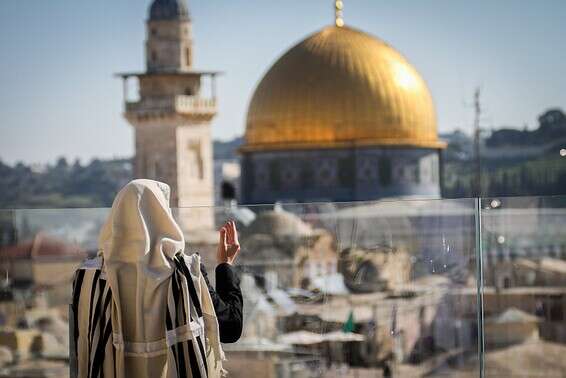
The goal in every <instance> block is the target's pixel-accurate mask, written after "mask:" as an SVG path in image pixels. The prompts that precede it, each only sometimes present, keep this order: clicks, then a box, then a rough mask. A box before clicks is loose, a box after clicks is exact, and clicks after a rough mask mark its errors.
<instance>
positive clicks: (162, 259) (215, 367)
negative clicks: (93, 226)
mask: <svg viewBox="0 0 566 378" xmlns="http://www.w3.org/2000/svg"><path fill="white" fill-rule="evenodd" d="M184 246H185V241H184V237H183V234H182V232H181V230H180V228H179V226H178V225H177V223H176V222H175V220H174V219H173V217H172V214H171V209H170V208H169V187H168V186H167V185H166V184H163V183H160V182H157V181H151V180H134V181H132V182H130V183H129V184H128V185H126V186H125V187H124V188H123V189H122V190H121V191H120V192H119V193H118V195H117V196H116V199H115V200H114V203H113V205H112V209H111V212H110V215H109V217H108V219H107V221H106V223H105V224H104V226H103V228H102V231H101V233H100V237H99V249H100V251H99V256H98V257H97V258H96V259H94V260H89V261H87V262H85V263H84V264H83V266H82V267H81V268H80V269H79V270H78V271H77V273H76V275H75V280H74V283H73V304H72V305H71V319H70V323H71V327H73V330H72V331H73V332H71V348H72V350H71V354H72V357H73V355H74V357H75V358H76V362H75V361H72V363H71V374H72V375H76V376H78V377H87V378H94V377H117V378H124V377H129V376H136V377H141V378H144V377H163V378H165V377H167V378H173V377H203V378H204V377H218V376H220V375H221V373H224V371H223V370H222V360H223V359H224V353H223V351H222V348H221V346H220V338H219V333H218V322H217V319H216V315H215V312H214V306H213V304H212V300H211V298H210V294H209V292H208V288H207V286H206V285H207V284H206V282H205V281H204V278H203V277H202V275H201V272H200V257H199V256H198V255H191V256H187V255H185V254H184V253H183V250H184ZM188 278H190V279H188ZM75 353H76V354H75ZM71 359H72V358H71Z"/></svg>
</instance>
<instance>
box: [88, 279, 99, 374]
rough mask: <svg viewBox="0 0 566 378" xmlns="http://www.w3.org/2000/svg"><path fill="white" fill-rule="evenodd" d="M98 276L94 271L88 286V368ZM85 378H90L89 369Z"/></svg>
mask: <svg viewBox="0 0 566 378" xmlns="http://www.w3.org/2000/svg"><path fill="white" fill-rule="evenodd" d="M99 276H100V270H98V269H97V270H95V271H94V275H93V278H92V282H91V285H90V307H89V311H88V312H89V313H88V334H87V339H88V356H87V362H88V366H90V361H91V359H90V353H91V349H92V339H91V338H90V334H91V329H92V307H93V306H92V305H93V303H94V298H95V294H96V290H97V286H96V283H97V282H98V277H99ZM87 378H90V368H89V369H88V370H87Z"/></svg>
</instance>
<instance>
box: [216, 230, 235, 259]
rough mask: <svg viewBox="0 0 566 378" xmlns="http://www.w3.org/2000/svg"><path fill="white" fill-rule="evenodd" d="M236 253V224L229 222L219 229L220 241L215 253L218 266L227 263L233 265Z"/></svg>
mask: <svg viewBox="0 0 566 378" xmlns="http://www.w3.org/2000/svg"><path fill="white" fill-rule="evenodd" d="M238 253H240V242H239V241H238V230H236V223H235V222H234V221H229V222H226V224H225V225H224V226H223V227H222V228H221V229H220V240H219V242H218V249H217V251H216V259H217V261H218V264H221V263H228V264H230V265H233V264H234V261H235V260H236V257H237V256H238Z"/></svg>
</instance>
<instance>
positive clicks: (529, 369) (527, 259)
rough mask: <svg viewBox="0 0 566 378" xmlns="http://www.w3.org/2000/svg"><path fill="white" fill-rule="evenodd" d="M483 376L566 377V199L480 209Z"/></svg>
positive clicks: (503, 202)
mask: <svg viewBox="0 0 566 378" xmlns="http://www.w3.org/2000/svg"><path fill="white" fill-rule="evenodd" d="M481 221H482V243H483V275H484V290H483V293H484V294H483V303H484V319H485V320H484V336H485V348H486V349H485V350H486V351H485V359H484V361H485V375H486V376H488V377H494V376H502V375H505V376H515V375H520V376H545V377H551V376H555V377H558V376H560V377H561V376H564V372H565V371H566V359H565V358H564V356H565V355H566V323H565V314H566V232H564V226H565V225H566V197H516V198H515V197H510V198H491V199H485V200H483V201H482V210H481Z"/></svg>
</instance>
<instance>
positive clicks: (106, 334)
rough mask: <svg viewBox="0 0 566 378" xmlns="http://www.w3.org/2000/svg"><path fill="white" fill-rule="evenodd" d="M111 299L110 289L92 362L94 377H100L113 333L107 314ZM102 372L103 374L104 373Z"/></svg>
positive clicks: (107, 293)
mask: <svg viewBox="0 0 566 378" xmlns="http://www.w3.org/2000/svg"><path fill="white" fill-rule="evenodd" d="M101 281H102V280H101ZM110 299H112V292H111V291H110V287H108V288H107V290H106V298H104V305H103V309H102V315H103V316H101V317H100V328H99V330H100V331H99V339H98V345H97V346H96V351H95V353H94V359H93V362H92V371H93V373H92V377H98V371H99V369H100V365H102V359H103V357H104V351H105V350H106V345H107V344H108V340H109V339H110V334H111V332H112V321H111V318H110V317H109V316H108V313H107V312H108V306H109V305H110ZM105 321H106V322H105ZM101 340H102V341H101ZM101 372H102V373H103V371H101ZM103 375H104V374H101V376H103Z"/></svg>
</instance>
